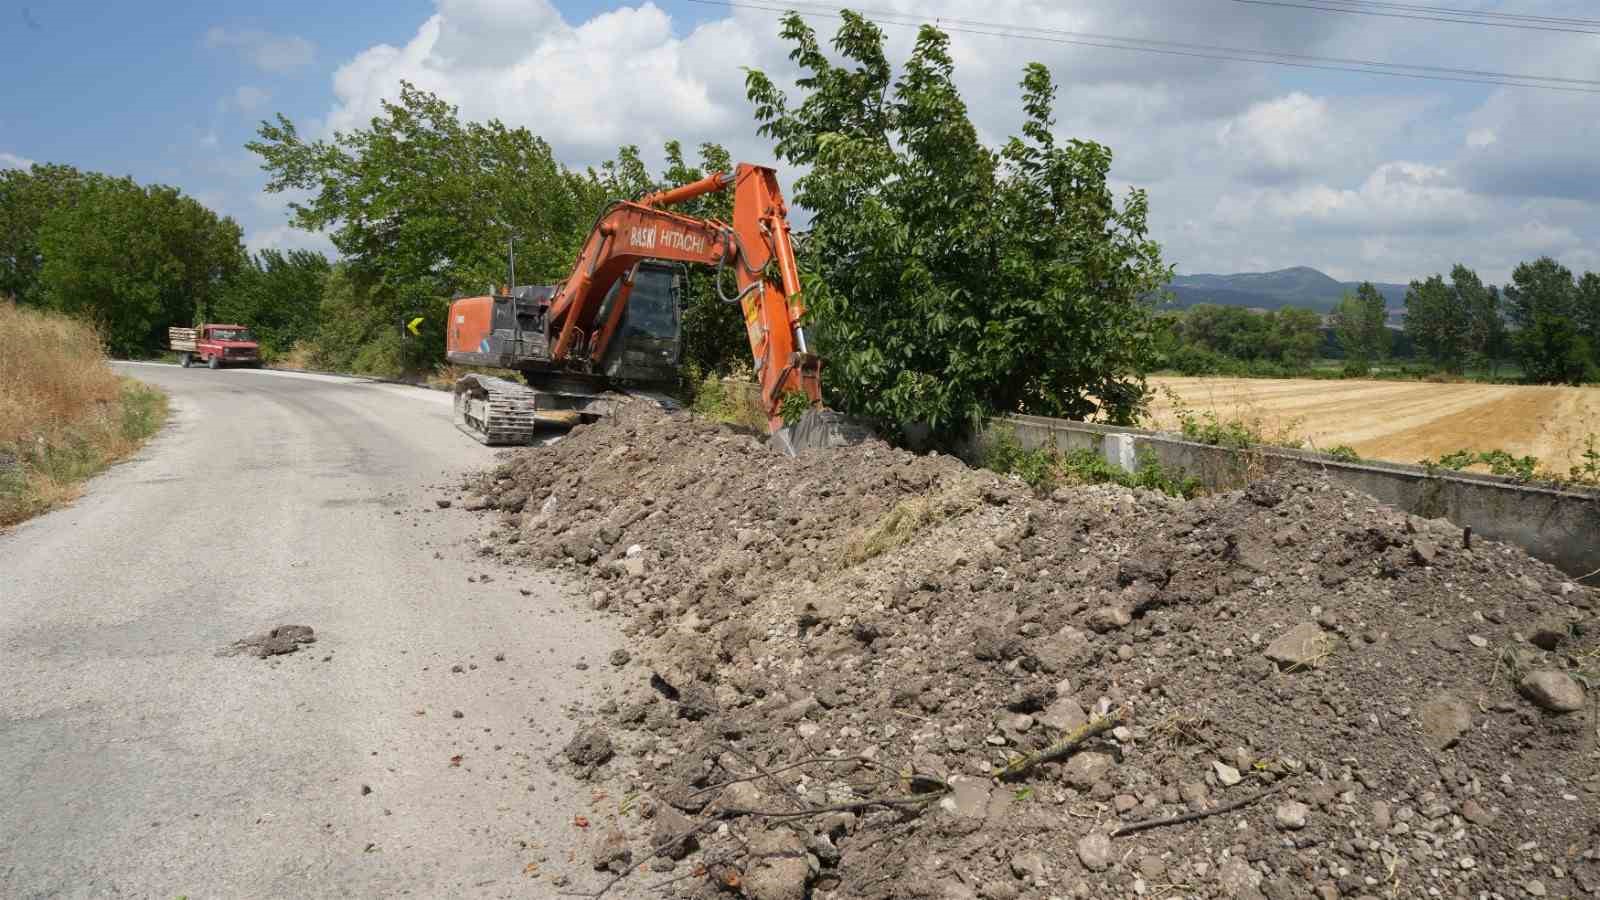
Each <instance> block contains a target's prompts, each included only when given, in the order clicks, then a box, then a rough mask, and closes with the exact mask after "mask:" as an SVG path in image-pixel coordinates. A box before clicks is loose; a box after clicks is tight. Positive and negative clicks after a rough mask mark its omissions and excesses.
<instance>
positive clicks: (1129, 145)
mask: <svg viewBox="0 0 1600 900" xmlns="http://www.w3.org/2000/svg"><path fill="white" fill-rule="evenodd" d="M1454 5H1457V6H1471V7H1474V8H1480V9H1489V10H1496V11H1504V12H1518V13H1532V14H1549V15H1600V10H1596V9H1594V8H1593V6H1594V5H1593V4H1592V3H1586V2H1570V0H1547V2H1540V0H1521V2H1487V0H1480V2H1472V0H1455V3H1454ZM866 6H869V7H871V8H873V9H881V10H889V11H899V12H901V13H912V14H917V15H944V16H954V17H958V18H968V19H982V20H984V21H987V22H996V23H1012V24H1027V25H1035V26H1048V27H1054V28H1064V29H1071V30H1074V31H1078V32H1091V33H1097V34H1116V35H1126V36H1135V37H1145V38H1152V39H1160V40H1173V41H1186V42H1194V43H1206V44H1213V45H1227V46H1235V47H1248V48H1259V49H1266V50H1278V51H1287V52H1295V53H1308V54H1317V55H1327V56H1341V57H1359V58H1367V59H1383V60H1397V61H1405V62H1414V63H1425V64H1431V65H1448V66H1470V67H1473V68H1483V69H1492V70H1497V71H1511V72H1532V73H1537V74H1550V75H1559V76H1563V77H1570V78H1586V79H1597V80H1600V52H1597V51H1600V36H1594V35H1564V34H1546V33H1538V32H1524V31H1511V30H1506V29H1489V28H1481V27H1472V26H1464V25H1450V24H1440V23H1420V22H1403V21H1396V20H1389V19H1376V18H1370V17H1365V16H1347V15H1329V14H1319V13H1314V12H1308V11H1305V10H1292V9H1282V8H1272V7H1260V6H1251V5H1246V4H1240V3H1233V2H1229V0H1079V2H1074V3H1063V2H1038V0H985V2H974V0H918V2H914V0H876V2H874V3H871V4H866ZM834 21H835V20H832V19H829V18H827V17H817V18H814V19H813V23H814V25H815V27H817V28H818V30H819V31H822V32H823V33H824V34H826V33H828V32H829V31H831V29H832V27H833V24H834ZM887 31H888V34H889V36H890V42H891V52H892V53H893V54H894V55H895V56H896V58H900V57H903V55H904V52H905V50H906V48H907V45H908V43H909V39H910V37H911V35H912V32H911V30H910V29H906V28H894V27H890V28H888V29H887ZM776 32H777V23H776V18H775V16H774V15H773V14H772V13H769V12H761V11H755V10H748V9H730V8H727V7H721V6H715V5H705V4H700V3H694V2H690V0H656V2H653V3H651V2H631V3H622V2H601V0H561V2H555V3H553V4H552V3H551V2H549V0H397V2H383V3H379V2H374V0H347V2H339V3H310V2H306V0H287V2H282V3H279V4H276V5H275V6H273V7H272V9H271V12H270V13H265V12H263V11H262V6H261V5H260V4H245V3H234V2H222V3H191V2H183V3H163V4H159V5H156V6H145V5H138V4H116V5H108V4H104V3H77V2H48V0H35V2H29V3H26V4H23V5H19V6H12V7H10V8H9V9H8V10H6V11H0V79H3V81H4V83H5V84H6V85H8V87H9V88H10V89H9V90H7V91H6V92H5V93H4V94H3V95H0V165H6V164H11V165H15V164H18V163H26V162H28V161H41V162H42V161H50V162H64V163H70V164H72V165H76V166H79V167H80V168H85V169H93V170H98V171H105V172H110V173H114V174H127V175H132V176H133V177H135V178H137V179H139V180H141V181H160V182H165V183H169V184H174V185H177V186H179V187H181V188H183V189H184V190H185V191H187V192H188V193H190V194H192V195H194V196H196V197H198V198H200V199H201V200H202V201H203V202H206V203H207V204H208V205H211V206H212V207H213V208H216V209H218V210H219V211H220V212H223V213H225V214H228V215H231V216H233V217H234V218H236V219H237V220H239V221H240V223H241V224H242V225H243V226H244V227H245V229H246V233H247V240H248V242H249V243H250V244H251V245H252V246H254V247H263V246H280V247H284V246H313V247H323V248H325V247H327V244H326V241H325V239H324V238H322V237H321V236H317V235H306V234H303V233H297V232H294V231H292V230H291V229H288V228H287V227H286V225H285V223H286V217H285V215H284V212H283V198H281V197H275V196H270V195H264V194H262V193H261V190H260V188H261V185H262V183H263V181H264V178H263V176H262V175H261V173H260V172H259V170H258V168H257V166H256V164H255V159H254V158H253V157H252V156H251V155H250V154H248V153H247V152H245V151H244V150H243V144H244V142H245V141H247V140H248V139H250V137H251V136H252V135H253V133H254V130H255V126H256V123H257V122H258V121H259V120H261V119H262V118H265V117H269V116H271V115H272V114H273V113H276V112H283V113H285V114H286V115H288V116H289V117H290V118H291V119H293V120H294V121H295V122H296V123H297V124H299V125H300V127H301V130H302V132H303V133H306V134H311V135H317V134H321V133H324V132H325V130H326V129H328V128H330V127H350V126H353V125H358V124H360V123H361V122H363V121H365V119H366V117H368V116H370V115H371V114H372V113H373V111H375V109H376V108H377V103H378V100H379V98H381V97H383V96H389V95H392V94H393V93H394V91H395V89H396V87H397V85H398V82H399V80H400V79H401V78H408V79H410V80H413V81H415V82H417V83H418V84H420V85H422V86H423V87H425V88H428V89H430V90H434V91H435V92H437V93H439V94H441V95H442V96H444V97H446V98H447V99H449V100H451V101H452V102H455V103H457V104H459V105H460V106H461V107H462V110H463V113H464V114H465V115H467V116H469V117H473V118H488V117H498V118H501V119H503V120H505V121H507V122H510V123H512V124H518V125H526V126H528V127H529V128H531V129H533V130H534V131H535V132H536V133H539V134H541V135H543V136H545V137H546V138H548V139H549V140H551V142H552V143H553V144H554V145H555V147H556V149H557V151H558V153H560V154H561V155H562V156H563V158H564V159H566V160H567V161H568V162H570V163H572V164H574V165H585V164H592V163H594V162H597V161H598V160H600V159H604V158H606V157H608V156H609V155H610V154H611V153H612V152H613V151H614V149H615V147H616V146H617V145H618V144H620V143H624V142H627V143H638V144H640V145H641V146H643V147H644V148H645V150H646V153H647V155H653V154H655V153H656V152H657V148H658V147H659V144H660V142H661V141H662V140H665V139H668V138H678V139H681V140H683V141H684V142H685V143H686V144H691V145H692V144H696V143H699V142H700V141H703V140H716V141H720V142H722V143H724V144H726V145H728V146H729V147H730V148H731V149H732V150H733V151H734V152H735V154H736V155H737V156H740V157H743V158H750V159H753V160H756V161H764V160H767V159H768V158H769V156H770V147H768V146H766V145H765V144H764V143H763V142H762V141H760V140H758V139H757V138H756V136H755V134H754V131H753V127H752V122H751V120H750V117H749V110H748V106H747V105H746V104H745V102H744V99H743V76H742V72H741V70H740V67H741V66H747V65H754V66H758V67H761V68H763V69H765V70H767V71H769V72H771V73H773V74H774V75H775V76H777V77H778V78H779V79H780V81H782V80H784V79H786V78H787V77H789V76H790V75H792V73H791V72H790V69H789V64H788V62H787V59H786V53H787V48H786V47H785V46H784V45H783V44H782V42H781V41H780V40H779V38H778V36H777V33H776ZM953 42H954V47H955V50H956V58H957V67H958V72H957V74H958V79H959V80H960V82H961V85H962V88H963V91H964V93H965V95H966V97H967V99H968V101H969V105H970V106H971V109H972V112H973V116H974V119H975V121H976V122H977V123H978V125H979V127H980V130H981V132H982V133H983V134H984V136H985V137H986V138H987V139H989V140H991V141H992V142H995V143H998V142H999V141H1001V140H1003V139H1004V138H1005V136H1006V135H1007V134H1009V133H1010V132H1011V130H1013V129H1014V128H1015V126H1016V122H1017V119H1018V117H1019V114H1018V109H1017V104H1016V90H1015V82H1016V80H1017V77H1018V75H1019V73H1020V67H1021V65H1022V63H1023V62H1024V61H1026V60H1034V59H1037V60H1040V61H1043V62H1045V63H1046V64H1047V65H1049V66H1050V67H1051V69H1052V71H1053V72H1054V73H1055V74H1056V77H1057V79H1058V82H1059V83H1060V84H1061V85H1062V95H1061V98H1060V102H1059V104H1058V120H1059V129H1058V130H1059V131H1060V132H1061V134H1062V136H1063V137H1089V138H1093V139H1096V140H1101V141H1104V142H1106V143H1108V144H1109V145H1110V146H1111V147H1112V148H1113V150H1115V151H1116V153H1117V164H1116V167H1115V169H1114V175H1115V176H1116V178H1117V179H1118V181H1119V184H1120V185H1122V186H1130V185H1137V186H1140V187H1143V188H1146V189H1147V190H1148V191H1149V192H1150V195H1151V204H1152V211H1153V212H1152V222H1153V229H1154V232H1155V236H1156V237H1157V239H1159V240H1161V241H1162V242H1163V243H1164V245H1165V246H1166V248H1167V251H1168V256H1169V258H1170V259H1172V261H1174V262H1176V263H1177V264H1178V266H1179V269H1180V271H1183V272H1199V271H1240V270H1259V269H1266V268H1277V267H1284V266H1290V265H1301V264H1304V265H1313V266H1317V267H1319V268H1322V269H1324V270H1326V271H1328V272H1330V273H1331V274H1333V275H1335V276H1336V277H1340V278H1366V277H1371V278H1375V279H1383V280H1406V279H1409V278H1411V277H1415V276H1418V275H1422V274H1425V273H1428V272H1432V271H1437V270H1441V269H1447V268H1448V267H1449V265H1450V264H1451V263H1453V262H1455V261H1457V260H1460V261H1464V262H1467V263H1468V264H1469V265H1474V266H1476V267H1478V268H1479V269H1480V270H1481V271H1482V272H1483V274H1484V275H1485V276H1486V277H1488V278H1490V279H1493V280H1502V279H1503V278H1504V276H1505V273H1506V272H1507V271H1509V268H1510V267H1511V265H1514V263H1515V262H1516V261H1517V260H1519V259H1523V258H1531V257H1533V256H1537V255H1539V254H1541V253H1550V254H1553V255H1556V256H1558V257H1560V258H1562V259H1563V260H1564V261H1565V262H1567V263H1568V264H1569V265H1572V266H1574V267H1577V268H1594V269H1600V254H1597V251H1596V248H1597V247H1600V152H1597V147H1596V143H1595V142H1594V141H1593V139H1592V138H1590V137H1589V136H1588V134H1587V131H1586V128H1587V126H1586V125H1585V124H1584V123H1587V122H1592V121H1595V120H1596V119H1600V115H1597V114H1600V94H1577V95H1574V94H1554V93H1547V92H1538V91H1528V90H1521V89H1512V88H1497V87H1488V86H1479V85H1459V84H1447V83H1441V82H1429V81H1416V80H1408V79H1397V78H1376V77H1372V76H1365V75H1355V74H1345V73H1327V72H1306V71H1303V70H1295V69H1285V68H1276V67H1267V66H1259V65H1253V64H1247V63H1238V62H1219V61H1215V60H1195V59H1186V58H1179V57H1165V56H1152V55H1146V54H1137V53H1127V52H1122V51H1113V50H1103V49H1091V48H1084V47H1074V46H1065V45H1061V44H1052V43H1046V42H1035V41H1027V40H1020V39H1016V38H998V37H986V36H976V35H967V34H961V33H957V34H955V35H954V36H953Z"/></svg>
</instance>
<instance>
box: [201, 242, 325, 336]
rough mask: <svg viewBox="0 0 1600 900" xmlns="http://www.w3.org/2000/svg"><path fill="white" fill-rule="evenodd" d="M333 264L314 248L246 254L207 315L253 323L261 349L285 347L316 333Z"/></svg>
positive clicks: (214, 317) (226, 320) (208, 316)
mask: <svg viewBox="0 0 1600 900" xmlns="http://www.w3.org/2000/svg"><path fill="white" fill-rule="evenodd" d="M331 269H332V265H331V264H330V263H329V262H328V259H327V257H325V256H323V255H322V254H321V253H317V252H315V251H311V250H290V251H289V252H288V253H283V252H281V251H278V250H263V251H262V252H261V253H258V254H256V255H255V256H254V257H250V258H247V259H246V260H245V263H244V265H243V266H241V267H240V269H239V272H238V274H236V275H235V276H234V277H233V279H232V280H230V281H229V282H228V284H227V285H226V286H225V287H224V288H223V290H222V292H221V296H219V297H218V298H217V301H216V305H215V306H214V307H213V309H212V311H211V312H210V313H208V314H206V318H211V319H213V320H215V321H224V322H241V323H244V324H247V325H249V326H250V327H251V328H252V329H254V331H255V334H256V338H257V339H258V340H259V341H260V342H261V346H262V349H263V350H264V351H265V352H268V353H283V352H285V351H287V350H289V348H291V347H293V346H294V344H295V343H296V342H297V341H302V340H311V339H313V338H315V337H316V334H317V324H318V320H319V318H320V307H321V304H322V289H323V285H324V283H325V282H326V281H327V279H328V272H329V271H330V270H331Z"/></svg>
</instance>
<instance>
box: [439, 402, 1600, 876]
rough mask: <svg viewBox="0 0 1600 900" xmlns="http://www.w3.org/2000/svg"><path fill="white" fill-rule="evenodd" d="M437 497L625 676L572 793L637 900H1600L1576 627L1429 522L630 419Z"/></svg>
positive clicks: (1597, 805)
mask: <svg viewBox="0 0 1600 900" xmlns="http://www.w3.org/2000/svg"><path fill="white" fill-rule="evenodd" d="M469 488H470V490H471V491H472V493H473V494H474V498H473V499H475V500H480V501H481V505H483V506H486V507H489V508H492V509H498V510H500V511H501V512H500V516H501V520H502V522H501V525H500V526H499V527H498V528H496V529H495V530H494V531H493V532H492V533H491V536H490V538H489V539H488V540H487V541H486V543H485V549H486V551H489V552H494V553H498V554H500V555H502V556H504V557H505V558H507V559H508V560H510V561H517V560H528V561H531V562H533V563H534V564H538V565H551V564H558V565H565V566H570V567H573V568H574V569H576V570H578V571H579V572H581V573H583V575H584V576H585V577H586V578H587V584H588V586H587V588H586V590H588V591H589V592H590V593H589V602H591V603H592V604H593V605H594V606H595V607H596V608H603V609H609V610H612V611H614V612H615V613H617V614H618V615H620V616H622V617H624V619H625V623H624V626H623V627H624V630H625V631H626V632H627V633H629V634H630V635H632V636H633V637H634V638H635V639H636V641H637V644H636V646H634V647H632V648H631V649H632V651H633V652H632V658H633V662H632V664H631V665H632V666H633V668H632V671H636V672H637V673H638V677H637V679H636V682H635V687H634V688H633V689H632V690H631V693H630V694H629V695H627V696H625V697H623V698H622V699H621V701H620V702H618V703H616V704H608V705H607V706H606V707H605V708H604V709H605V712H604V713H602V714H597V715H596V717H595V718H596V719H597V720H598V721H596V722H594V723H592V724H595V725H598V726H600V727H603V728H604V729H605V731H606V733H607V734H608V735H609V738H608V739H607V744H608V745H609V744H610V743H612V742H614V743H615V748H616V756H615V757H614V758H611V759H610V761H609V762H606V763H605V764H604V765H602V766H600V767H599V768H598V770H596V771H595V772H594V777H595V778H596V779H597V780H609V781H611V782H613V783H614V785H615V788H614V791H615V793H616V794H618V795H623V796H639V797H642V798H644V799H643V800H641V801H640V802H638V803H636V804H631V805H626V806H624V807H623V809H624V810H625V811H624V812H623V813H622V814H621V815H619V816H618V817H617V819H616V821H615V822H613V823H609V824H611V825H614V826H616V827H617V828H618V829H619V831H620V834H621V835H622V836H623V837H622V839H623V840H625V841H627V842H628V843H629V845H630V846H631V847H632V853H633V855H632V859H634V860H635V861H636V863H637V864H638V865H640V866H643V865H644V864H645V863H648V864H649V866H648V868H649V870H650V871H642V870H641V871H637V872H635V873H634V874H633V875H632V876H631V877H632V878H633V879H636V880H641V883H642V884H653V883H654V881H651V880H650V879H661V878H662V877H663V876H660V875H652V874H651V872H674V873H675V874H674V875H672V876H668V879H667V880H668V882H669V883H668V885H665V886H662V887H660V888H657V889H655V890H657V891H658V892H659V893H660V894H662V895H666V894H669V893H673V892H677V893H681V894H686V895H697V894H700V893H705V894H707V895H710V894H712V893H715V892H717V891H719V890H726V891H742V892H743V893H744V894H745V895H747V896H750V897H755V898H763V900H764V898H795V900H798V898H802V897H815V898H868V897H871V898H877V897H883V898H887V897H937V898H976V897H983V898H995V900H1001V898H1014V897H1041V898H1042V897H1066V896H1077V897H1127V896H1151V897H1157V896H1160V897H1173V896H1184V897H1209V896H1230V897H1231V896H1237V897H1258V896H1265V897H1270V898H1288V897H1308V896H1319V897H1362V896H1373V897H1380V896H1381V897H1414V896H1427V895H1434V896H1445V897H1453V896H1461V897H1467V896H1472V897H1478V896H1507V897H1510V896H1553V897H1554V896H1578V895H1583V894H1585V893H1588V894H1600V750H1597V746H1596V744H1597V738H1600V732H1597V728H1596V716H1595V705H1596V704H1595V700H1594V688H1596V687H1600V683H1596V682H1595V679H1596V678H1600V634H1597V630H1600V623H1597V622H1596V618H1595V614H1596V603H1597V597H1596V595H1595V593H1594V592H1592V591H1590V590H1588V589H1586V588H1583V587H1580V586H1579V585H1577V584H1574V583H1572V582H1570V581H1568V580H1567V579H1565V578H1564V577H1562V576H1561V575H1560V574H1559V573H1557V572H1555V571H1554V570H1552V569H1550V568H1549V567H1547V566H1545V565H1543V564H1541V563H1538V562H1536V561H1533V560H1531V559H1529V558H1528V557H1527V556H1526V555H1525V554H1523V553H1521V552H1520V551H1516V550H1514V549H1512V548H1509V547H1506V546H1503V545H1499V544H1494V543H1491V542H1485V541H1481V540H1480V541H1476V542H1474V543H1473V545H1472V547H1471V548H1470V549H1468V548H1465V547H1463V540H1462V535H1461V533H1460V531H1459V530H1458V529H1456V528H1454V527H1453V526H1450V525H1449V524H1448V523H1445V522H1441V521H1427V520H1421V519H1417V518H1414V517H1408V516H1406V515H1404V514H1401V513H1397V512H1395V511H1393V510H1391V509H1389V508H1387V507H1383V506H1381V505H1379V504H1378V503H1377V502H1375V501H1373V500H1372V499H1371V498H1368V497H1365V496H1362V495H1359V494H1355V493H1351V492H1348V491H1343V490H1340V489H1337V488H1334V487H1332V486H1330V485H1328V484H1326V483H1321V482H1318V481H1311V480H1301V481H1267V482H1261V483H1257V484H1255V485H1252V486H1251V487H1250V488H1249V489H1248V490H1245V491H1239V492H1234V493H1229V494H1223V495H1218V496H1213V497H1208V498H1204V499H1200V500H1196V501H1190V502H1183V501H1177V500H1173V499H1170V498H1167V497H1165V496H1162V495H1159V494H1153V493H1148V492H1142V491H1128V490H1124V489H1121V488H1112V487H1083V488H1066V489H1061V490H1058V491H1056V492H1055V493H1054V494H1052V495H1051V496H1050V497H1048V498H1044V497H1037V496H1034V495H1033V494H1032V492H1030V491H1029V490H1028V489H1027V488H1026V487H1024V486H1023V485H1021V484H1020V483H1017V482H1014V481H1010V480H1006V479H1002V478H999V477H997V476H995V475H993V474H992V473H987V472H982V471H974V470H971V469H968V468H966V467H965V466H963V465H962V464H961V463H959V462H958V461H956V460H953V459H950V458H947V457H939V456H916V455H913V454H910V453H906V452H903V451H899V450H895V449H892V448H890V447H887V446H885V445H882V444H865V445H861V446H856V447H850V448H842V449H835V450H829V451H825V452H819V453H815V454H809V455H806V456H804V457H802V458H800V459H795V460H790V459H785V458H782V457H780V456H778V455H775V454H773V453H771V452H769V451H768V450H767V449H766V448H765V447H764V446H763V445H762V444H761V443H760V442H759V441H758V440H757V439H755V438H753V437H750V436H746V435H742V434H739V433H736V432H733V431H731V430H728V429H725V428H721V427H718V426H715V425H712V424H709V423H705V422H703V421H695V420H692V419H690V418H689V417H687V416H686V415H683V414H677V415H668V414H661V413H657V412H654V411H652V410H648V409H641V408H632V409H630V410H629V411H628V413H627V414H626V415H625V416H623V417H621V418H619V419H618V420H616V421H614V422H611V423H607V424H602V425H594V426H587V427H582V428H578V429H575V430H574V431H573V433H572V434H571V435H570V436H569V437H568V438H566V439H564V440H563V441H561V442H559V443H558V444H556V445H554V446H551V447H545V448H540V449H537V450H531V451H527V452H522V453H519V454H517V455H515V456H514V457H512V458H511V461H510V462H508V463H506V464H503V465H502V466H500V467H499V468H498V469H496V470H495V471H493V472H491V473H488V474H486V475H485V476H483V477H482V478H481V479H479V480H477V481H475V482H473V483H472V484H470V485H469ZM474 505H476V504H474ZM1107 717H1112V718H1114V719H1115V721H1114V722H1105V723H1104V724H1101V720H1103V719H1105V718H1107ZM1085 725H1090V726H1092V727H1090V728H1088V729H1083V726H1085ZM1111 726H1114V727H1111ZM1075 731H1089V732H1100V733H1098V734H1094V735H1093V736H1091V737H1089V738H1088V739H1087V740H1086V741H1085V742H1083V743H1082V744H1081V745H1078V746H1076V747H1075V748H1074V749H1073V752H1070V753H1068V754H1066V755H1065V756H1064V757H1063V758H1061V759H1058V760H1055V761H1050V762H1045V763H1043V764H1041V765H1037V766H1033V767H1031V768H1029V769H1028V771H1027V772H1026V773H1025V774H1024V775H1022V776H1021V777H1009V776H1008V777H1006V778H1001V777H999V776H1001V775H1002V774H1005V773H1004V771H1003V770H1005V769H1006V767H1007V766H1008V765H1011V766H1013V767H1014V768H1015V766H1016V763H1017V762H1018V760H1019V759H1022V758H1025V757H1027V755H1029V754H1034V753H1038V752H1040V751H1043V750H1045V749H1046V748H1048V747H1049V746H1050V745H1051V744H1052V743H1053V742H1056V741H1058V740H1059V739H1060V738H1062V737H1063V736H1064V735H1070V734H1073V733H1074V732H1075ZM584 764H585V765H593V763H592V762H586V763H584ZM1180 816H1182V817H1187V820H1186V821H1183V822H1177V823H1170V824H1155V825H1153V826H1150V823H1151V822H1152V821H1153V820H1165V819H1169V818H1177V817H1180ZM1134 824H1140V825H1141V827H1140V828H1138V829H1130V828H1128V827H1127V826H1130V825H1134ZM1147 826H1148V827H1147ZM690 847H694V848H696V851H695V852H696V855H694V856H691V857H690V858H689V859H688V860H686V861H683V862H674V860H675V859H676V858H678V857H681V856H683V855H684V853H685V852H686V851H687V848H690ZM613 858H615V857H613V856H608V857H607V859H608V860H610V859H613ZM685 867H688V868H685ZM686 874H687V875H691V876H693V877H687V878H686V877H682V876H684V875H686ZM591 877H593V876H591ZM601 883H603V882H596V883H595V884H596V886H598V885H599V884H601Z"/></svg>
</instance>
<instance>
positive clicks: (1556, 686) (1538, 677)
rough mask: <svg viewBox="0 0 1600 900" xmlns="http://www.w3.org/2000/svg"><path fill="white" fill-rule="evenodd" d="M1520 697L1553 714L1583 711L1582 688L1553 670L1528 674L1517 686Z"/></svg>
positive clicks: (1564, 674) (1561, 673)
mask: <svg viewBox="0 0 1600 900" xmlns="http://www.w3.org/2000/svg"><path fill="white" fill-rule="evenodd" d="M1517 690H1518V691H1521V692H1522V696H1524V697H1527V698H1528V699H1529V700H1532V701H1533V702H1534V703H1535V704H1537V705H1539V706H1540V707H1542V708H1543V709H1546V710H1549V711H1550V712H1553V713H1557V714H1560V713H1570V712H1577V711H1579V710H1581V709H1583V688H1582V687H1580V686H1579V684H1578V682H1577V681H1576V680H1574V679H1573V677H1572V676H1571V675H1568V674H1567V673H1565V672H1559V671H1556V670H1555V669H1541V670H1539V671H1537V672H1529V673H1528V675H1527V676H1526V677H1525V678H1523V679H1522V683H1521V684H1519V685H1517Z"/></svg>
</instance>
